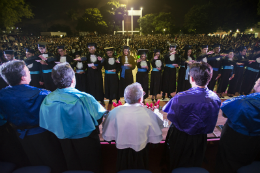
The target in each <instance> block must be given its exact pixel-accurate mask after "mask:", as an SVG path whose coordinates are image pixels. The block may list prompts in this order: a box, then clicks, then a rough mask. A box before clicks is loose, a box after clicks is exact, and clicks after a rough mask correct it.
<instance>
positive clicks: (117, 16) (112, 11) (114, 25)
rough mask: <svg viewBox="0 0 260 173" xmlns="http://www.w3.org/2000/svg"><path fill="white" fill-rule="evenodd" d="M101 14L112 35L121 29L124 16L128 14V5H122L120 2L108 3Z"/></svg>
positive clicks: (101, 9) (102, 8)
mask: <svg viewBox="0 0 260 173" xmlns="http://www.w3.org/2000/svg"><path fill="white" fill-rule="evenodd" d="M100 12H101V14H102V15H103V17H104V21H105V22H106V23H107V25H108V32H110V33H113V31H116V30H118V28H120V27H121V25H122V23H121V22H122V20H123V19H124V15H125V14H127V10H126V5H125V4H120V3H119V2H118V1H110V2H108V3H107V4H106V5H105V6H103V7H101V8H100Z"/></svg>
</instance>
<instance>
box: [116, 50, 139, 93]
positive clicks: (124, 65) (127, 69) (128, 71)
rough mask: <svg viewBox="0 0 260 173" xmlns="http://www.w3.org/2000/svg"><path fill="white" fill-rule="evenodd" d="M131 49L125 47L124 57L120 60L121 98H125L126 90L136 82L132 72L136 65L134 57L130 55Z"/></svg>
mask: <svg viewBox="0 0 260 173" xmlns="http://www.w3.org/2000/svg"><path fill="white" fill-rule="evenodd" d="M129 49H130V48H129V47H128V46H124V50H123V55H122V56H120V57H119V58H118V62H119V63H120V67H121V73H120V82H119V96H120V97H124V91H125V88H126V87H127V86H128V85H130V84H132V83H133V82H134V79H133V73H132V70H133V69H135V66H136V63H135V59H134V57H133V56H131V55H130V50H129Z"/></svg>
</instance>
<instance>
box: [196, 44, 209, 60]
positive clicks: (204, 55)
mask: <svg viewBox="0 0 260 173" xmlns="http://www.w3.org/2000/svg"><path fill="white" fill-rule="evenodd" d="M208 49H209V47H208V45H202V46H201V52H200V53H199V54H198V55H197V56H196V61H198V62H200V61H203V62H208V60H207V59H208Z"/></svg>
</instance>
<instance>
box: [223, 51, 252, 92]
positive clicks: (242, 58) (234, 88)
mask: <svg viewBox="0 0 260 173" xmlns="http://www.w3.org/2000/svg"><path fill="white" fill-rule="evenodd" d="M246 51H247V48H246V47H244V46H242V47H241V48H240V52H239V55H238V56H235V57H234V61H235V62H236V66H235V71H236V75H235V77H234V79H233V80H232V81H230V84H229V88H228V96H230V97H233V95H234V94H235V93H236V92H239V91H240V89H241V84H242V80H243V74H244V70H245V64H246V63H247V61H248V60H247V59H246Z"/></svg>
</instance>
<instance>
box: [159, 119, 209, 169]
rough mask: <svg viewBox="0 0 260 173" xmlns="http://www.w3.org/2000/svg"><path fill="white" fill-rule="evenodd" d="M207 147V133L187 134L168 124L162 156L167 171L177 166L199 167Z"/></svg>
mask: <svg viewBox="0 0 260 173" xmlns="http://www.w3.org/2000/svg"><path fill="white" fill-rule="evenodd" d="M206 147H207V134H198V135H189V134H187V133H185V132H183V131H180V130H178V129H177V128H176V127H175V126H174V125H173V124H172V125H171V126H170V128H169V130H168V133H167V136H166V140H165V147H164V152H163V156H162V162H164V163H166V165H167V168H168V171H169V172H171V171H172V170H173V169H175V168H178V167H201V166H202V162H203V159H204V154H205V152H206Z"/></svg>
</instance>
